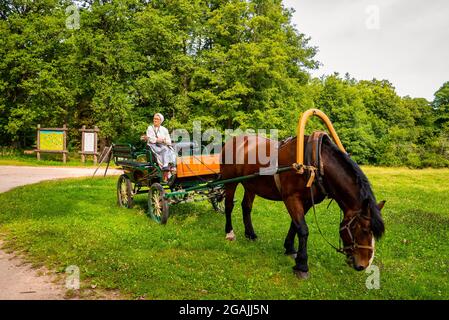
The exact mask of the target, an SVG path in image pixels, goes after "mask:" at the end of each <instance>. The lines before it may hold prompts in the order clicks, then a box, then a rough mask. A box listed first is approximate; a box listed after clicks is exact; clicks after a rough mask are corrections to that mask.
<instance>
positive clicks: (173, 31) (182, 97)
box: [0, 0, 449, 167]
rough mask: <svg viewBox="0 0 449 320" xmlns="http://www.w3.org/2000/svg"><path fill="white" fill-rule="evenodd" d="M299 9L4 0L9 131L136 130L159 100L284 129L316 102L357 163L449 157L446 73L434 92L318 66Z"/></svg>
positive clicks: (19, 139) (205, 122) (210, 116)
mask: <svg viewBox="0 0 449 320" xmlns="http://www.w3.org/2000/svg"><path fill="white" fill-rule="evenodd" d="M74 4H75V5H76V7H74ZM78 16H79V26H78V27H73V26H72V27H70V24H69V22H70V21H73V19H74V18H77V17H78ZM291 18H292V11H291V9H288V8H286V7H285V6H284V5H283V4H282V1H281V0H251V1H250V0H248V1H244V0H170V1H168V0H153V1H148V0H114V1H112V0H83V1H75V2H74V3H72V1H69V0H34V1H31V0H4V1H2V2H1V3H0V115H1V117H0V144H4V145H6V144H15V145H17V146H20V147H30V146H31V145H32V144H33V143H34V139H35V128H36V126H37V124H41V125H43V126H45V127H47V126H48V127H56V126H58V127H59V126H62V124H64V123H65V124H67V125H68V126H69V128H71V132H70V135H71V139H70V140H71V141H77V139H79V133H78V131H77V129H78V128H80V127H81V126H82V125H86V126H89V127H91V126H94V125H97V126H99V127H100V129H101V137H102V138H103V140H105V141H113V140H118V139H130V140H133V139H132V137H138V136H139V135H140V134H141V133H142V132H144V130H145V128H146V126H147V125H148V123H149V122H150V121H151V116H152V115H153V114H154V113H155V112H162V113H163V114H165V115H166V119H167V121H166V123H164V124H165V125H166V126H168V127H169V129H174V128H181V127H182V128H187V129H189V130H190V129H191V128H192V127H193V122H194V121H199V120H200V121H202V126H203V128H207V127H215V128H219V129H220V130H223V131H224V130H225V129H228V128H234V129H236V128H240V129H248V128H253V129H259V128H263V129H270V128H276V129H279V132H280V136H281V137H287V136H289V135H294V134H295V128H296V122H297V119H298V116H299V114H300V113H301V112H302V111H304V110H306V109H308V108H312V107H315V108H320V109H322V110H323V111H324V112H325V113H327V114H328V115H329V116H330V118H331V120H332V121H333V122H334V125H335V127H336V129H337V132H338V133H339V135H340V136H341V139H342V141H343V143H344V144H345V146H346V147H347V149H348V151H349V152H350V153H351V155H352V157H353V158H354V159H355V160H356V161H358V162H360V163H369V164H382V165H409V166H414V167H423V166H447V165H448V159H449V156H448V148H449V116H448V114H449V113H448V112H449V82H447V83H445V84H444V85H443V86H442V87H441V88H440V89H439V90H438V91H437V92H436V93H435V100H434V101H433V102H428V101H426V100H425V99H421V98H411V97H399V96H398V95H397V94H396V92H395V89H394V87H393V85H392V84H391V83H390V82H388V81H387V80H376V79H373V80H370V81H368V80H363V81H358V80H356V79H352V78H350V76H349V75H346V76H345V77H340V76H339V75H338V74H334V75H330V76H327V77H323V78H321V79H317V78H311V76H310V74H309V72H310V71H311V70H312V69H315V68H317V67H318V62H317V61H316V60H315V59H314V57H315V54H316V50H317V49H316V48H315V47H312V46H310V45H309V38H307V36H306V35H304V34H303V33H301V32H300V31H298V30H297V29H296V27H295V26H293V24H292V22H291ZM315 125H316V126H318V127H319V124H317V123H316V122H312V126H315Z"/></svg>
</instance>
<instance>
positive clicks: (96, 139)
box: [94, 126, 99, 165]
mask: <svg viewBox="0 0 449 320" xmlns="http://www.w3.org/2000/svg"><path fill="white" fill-rule="evenodd" d="M98 131H99V130H98V127H97V126H94V132H95V138H94V150H95V153H94V165H96V164H97V150H98V146H97V143H98Z"/></svg>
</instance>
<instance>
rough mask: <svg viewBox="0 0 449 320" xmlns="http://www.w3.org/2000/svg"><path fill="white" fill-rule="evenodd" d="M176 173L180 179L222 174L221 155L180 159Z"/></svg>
mask: <svg viewBox="0 0 449 320" xmlns="http://www.w3.org/2000/svg"><path fill="white" fill-rule="evenodd" d="M176 171H177V172H176V175H177V177H178V178H184V177H192V176H204V175H209V174H217V173H220V154H211V155H198V156H186V157H178V158H177V163H176Z"/></svg>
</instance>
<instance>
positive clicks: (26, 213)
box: [0, 167, 449, 299]
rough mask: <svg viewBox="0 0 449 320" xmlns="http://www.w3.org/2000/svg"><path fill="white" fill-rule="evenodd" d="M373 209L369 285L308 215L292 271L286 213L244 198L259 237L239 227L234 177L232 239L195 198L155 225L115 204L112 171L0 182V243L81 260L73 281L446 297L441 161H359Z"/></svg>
mask: <svg viewBox="0 0 449 320" xmlns="http://www.w3.org/2000/svg"><path fill="white" fill-rule="evenodd" d="M363 170H364V171H365V172H366V173H367V175H368V177H369V179H370V181H371V183H372V185H373V188H374V191H375V194H376V197H377V199H378V200H383V199H386V200H387V203H386V205H385V208H384V210H383V214H384V219H385V222H386V234H385V236H384V238H383V239H382V240H381V241H380V242H378V243H377V246H376V249H377V250H376V258H375V260H374V262H373V264H374V265H376V266H378V267H379V269H380V289H378V290H376V289H372V290H368V289H367V288H366V285H365V282H366V279H367V277H368V276H369V274H367V273H365V272H356V271H354V270H352V269H350V268H349V267H348V266H347V265H346V264H345V262H344V257H343V256H342V255H340V254H337V253H335V252H334V251H333V249H331V248H330V247H329V245H328V244H326V242H325V241H324V240H323V239H322V238H321V237H320V235H319V234H318V231H317V228H316V225H315V223H314V219H313V216H312V214H311V213H310V214H309V215H308V223H309V228H310V236H309V265H310V272H311V278H310V279H309V280H307V281H304V280H298V279H297V278H296V277H295V276H294V275H293V273H292V269H291V268H292V266H293V264H294V262H293V260H291V259H290V258H288V257H285V256H284V255H283V246H282V244H283V241H284V237H285V234H286V232H287V230H288V226H289V216H288V214H287V212H286V209H285V207H284V205H283V203H280V202H270V201H266V200H263V199H261V198H256V201H255V203H254V209H253V224H254V227H255V230H256V233H257V234H258V236H259V239H258V240H257V241H255V242H250V241H247V240H246V239H245V238H244V235H243V233H244V229H243V223H242V217H241V209H240V205H239V203H240V201H241V199H242V196H243V193H242V189H241V188H239V190H238V193H237V199H238V201H239V203H238V204H236V207H235V211H234V228H235V231H236V234H237V241H235V242H227V241H225V240H224V237H225V234H224V220H225V219H224V216H222V215H221V214H218V213H215V212H213V211H212V210H211V206H210V204H209V203H207V202H200V203H189V204H183V205H177V206H174V207H171V216H170V218H169V221H168V223H167V225H166V226H161V225H158V224H156V223H155V222H153V221H152V220H151V219H149V218H148V217H147V216H146V215H145V211H146V200H147V197H146V195H139V196H137V199H136V202H137V203H136V207H135V208H134V209H130V210H127V209H119V208H117V207H116V198H115V184H116V179H117V178H116V177H111V178H105V179H104V178H97V179H93V180H92V179H90V178H88V179H71V180H66V181H52V182H44V183H40V184H36V185H30V186H26V187H21V188H17V189H14V190H12V191H10V192H8V193H5V194H0V201H1V202H2V203H3V205H2V206H1V209H0V233H1V234H2V238H3V239H4V241H5V245H6V247H8V248H10V249H14V250H18V251H21V252H24V253H25V254H26V256H27V257H28V258H29V259H30V260H31V261H33V262H34V263H36V264H38V265H39V264H44V265H46V266H47V267H49V268H51V269H53V270H56V271H57V272H60V273H61V274H62V273H63V272H64V270H65V268H66V267H67V266H69V265H77V266H78V267H79V268H80V270H81V280H82V283H83V286H84V287H90V286H91V285H97V287H98V288H103V289H119V290H120V291H121V292H122V293H124V294H126V295H127V296H128V295H129V296H130V297H131V298H136V297H141V296H144V297H145V298H147V299H448V298H449V281H448V279H449V196H448V194H449V179H448V178H449V170H447V169H444V170H431V169H426V170H409V169H405V168H399V169H397V168H388V169H387V168H373V167H364V168H363ZM326 205H327V201H326V202H325V203H323V204H321V205H319V206H318V211H317V213H318V219H319V222H320V226H321V229H322V230H323V232H324V234H325V235H326V236H327V237H328V238H329V239H331V240H332V241H333V242H334V243H335V244H337V243H338V222H339V211H338V208H337V206H336V205H335V204H332V205H331V213H326Z"/></svg>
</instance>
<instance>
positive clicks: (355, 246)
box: [340, 210, 374, 253]
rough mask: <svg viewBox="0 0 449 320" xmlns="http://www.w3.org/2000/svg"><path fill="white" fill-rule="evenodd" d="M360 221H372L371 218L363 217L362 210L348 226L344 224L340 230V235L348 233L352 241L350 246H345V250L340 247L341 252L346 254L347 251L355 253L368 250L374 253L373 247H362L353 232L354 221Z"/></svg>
mask: <svg viewBox="0 0 449 320" xmlns="http://www.w3.org/2000/svg"><path fill="white" fill-rule="evenodd" d="M358 219H365V220H371V218H370V217H367V216H365V215H363V214H362V210H360V211H358V212H357V214H355V215H354V216H353V217H352V218H351V219H350V220H349V221H348V222H347V223H346V224H344V225H343V227H341V228H340V235H341V233H342V232H344V231H346V232H347V234H348V235H349V238H350V239H351V244H350V245H348V246H344V247H343V248H341V246H340V250H341V252H344V253H347V251H351V252H353V251H354V250H355V249H368V250H372V251H374V247H373V246H366V245H360V244H358V243H357V241H355V238H354V236H353V234H352V231H351V225H352V223H353V222H354V221H356V220H358Z"/></svg>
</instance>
